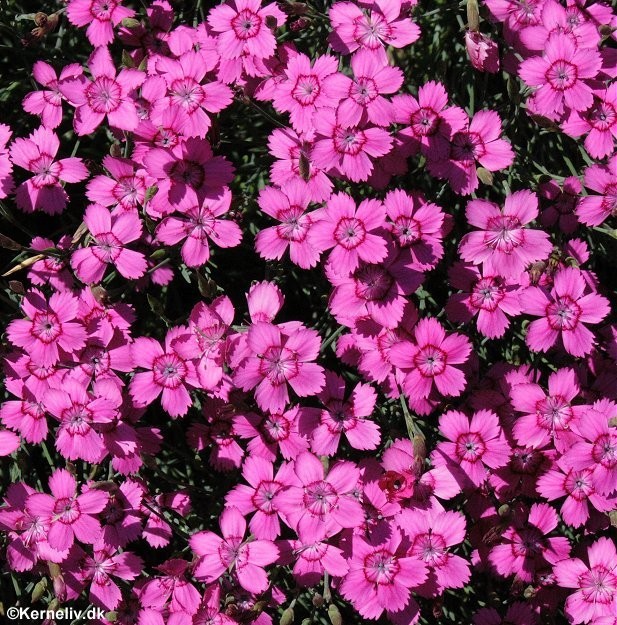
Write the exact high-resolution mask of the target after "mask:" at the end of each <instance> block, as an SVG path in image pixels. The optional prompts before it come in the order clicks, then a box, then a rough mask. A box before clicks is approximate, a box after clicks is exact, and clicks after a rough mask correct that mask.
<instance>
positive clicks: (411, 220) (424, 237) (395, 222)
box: [383, 189, 445, 269]
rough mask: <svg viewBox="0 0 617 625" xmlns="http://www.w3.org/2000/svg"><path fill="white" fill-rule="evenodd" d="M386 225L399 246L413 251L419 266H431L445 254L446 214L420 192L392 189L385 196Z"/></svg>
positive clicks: (425, 267)
mask: <svg viewBox="0 0 617 625" xmlns="http://www.w3.org/2000/svg"><path fill="white" fill-rule="evenodd" d="M383 203H384V206H385V207H386V213H387V215H388V219H387V222H386V223H387V227H388V229H389V230H390V233H391V234H392V236H393V237H394V239H395V240H396V242H397V243H398V245H399V247H401V248H403V249H408V250H409V251H410V252H411V255H412V257H413V260H414V263H415V265H417V267H418V268H419V269H428V268H432V267H434V266H435V265H436V264H437V261H438V260H440V259H441V257H442V256H443V245H442V238H443V235H444V232H443V230H444V222H445V215H444V213H443V210H442V209H441V207H440V206H437V204H433V203H432V202H427V201H426V200H425V199H424V197H423V195H422V194H421V193H419V192H417V191H412V192H411V193H405V191H402V190H400V189H395V190H394V191H389V192H388V194H387V195H386V197H385V198H384V201H383Z"/></svg>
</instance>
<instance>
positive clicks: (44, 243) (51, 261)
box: [28, 235, 75, 291]
mask: <svg viewBox="0 0 617 625" xmlns="http://www.w3.org/2000/svg"><path fill="white" fill-rule="evenodd" d="M71 245H72V243H71V237H70V236H69V235H63V236H62V237H60V239H59V240H58V243H54V242H53V241H52V240H51V239H44V238H43V237H34V239H32V241H30V247H31V248H32V249H33V250H37V251H40V252H42V251H43V250H47V249H49V248H56V249H57V250H59V251H60V252H66V251H68V250H69V249H70V247H71ZM28 279H29V280H30V282H32V284H35V285H36V286H44V285H46V284H49V285H50V286H51V287H53V288H54V289H55V290H56V291H70V290H71V289H72V288H73V287H74V284H75V280H74V278H73V274H72V273H71V270H70V269H69V263H68V262H67V261H66V260H65V258H63V257H58V256H51V255H45V256H44V257H43V258H42V259H41V260H37V261H36V262H35V263H34V264H33V265H32V266H31V267H30V271H28Z"/></svg>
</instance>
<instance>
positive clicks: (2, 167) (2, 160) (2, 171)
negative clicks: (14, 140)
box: [0, 124, 15, 199]
mask: <svg viewBox="0 0 617 625" xmlns="http://www.w3.org/2000/svg"><path fill="white" fill-rule="evenodd" d="M12 134H13V131H12V130H11V129H10V128H9V127H8V126H7V125H6V124H0V199H2V198H5V197H7V195H9V193H12V192H13V189H14V188H15V184H14V183H13V176H12V175H11V172H12V171H13V163H11V159H10V158H9V151H8V150H7V149H6V144H7V143H8V142H9V140H10V138H11V135H12Z"/></svg>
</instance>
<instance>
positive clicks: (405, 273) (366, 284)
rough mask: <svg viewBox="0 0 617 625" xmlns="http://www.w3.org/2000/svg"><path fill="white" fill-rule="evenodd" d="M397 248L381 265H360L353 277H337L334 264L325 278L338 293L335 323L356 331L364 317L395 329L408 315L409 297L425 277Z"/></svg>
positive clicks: (333, 308)
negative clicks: (407, 304) (356, 326)
mask: <svg viewBox="0 0 617 625" xmlns="http://www.w3.org/2000/svg"><path fill="white" fill-rule="evenodd" d="M404 252H405V251H404V250H403V251H400V250H398V249H397V248H396V247H395V246H394V245H389V246H388V255H387V256H386V258H385V259H384V260H383V261H382V262H381V263H367V262H361V263H360V265H359V267H358V268H357V269H356V270H355V271H354V272H353V273H352V274H351V276H341V275H339V274H337V273H336V271H335V268H334V267H333V266H332V264H330V263H329V264H328V265H327V266H326V275H327V277H328V279H329V280H330V282H331V283H332V284H333V285H334V287H335V289H334V291H333V293H332V296H331V298H330V309H331V311H332V314H333V315H334V317H335V318H336V320H337V321H338V322H339V323H341V324H343V325H346V326H347V327H350V328H351V327H353V326H355V325H356V322H357V320H358V319H360V318H361V317H370V318H371V319H373V320H374V321H376V322H377V323H379V324H381V325H382V326H385V327H388V328H394V327H396V326H397V325H398V324H399V322H400V321H401V319H402V318H403V313H404V311H405V305H406V303H407V299H406V297H405V296H406V295H409V294H411V293H413V292H414V291H416V289H417V288H418V287H419V286H420V284H422V280H423V276H422V273H420V272H419V271H417V270H416V269H412V268H411V267H410V266H409V265H410V262H409V261H410V259H409V256H408V255H406V254H405V253H404Z"/></svg>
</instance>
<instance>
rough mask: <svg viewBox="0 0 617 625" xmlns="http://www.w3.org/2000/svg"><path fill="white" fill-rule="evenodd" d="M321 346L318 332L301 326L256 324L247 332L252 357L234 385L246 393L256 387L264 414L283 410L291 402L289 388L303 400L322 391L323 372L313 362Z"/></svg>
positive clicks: (257, 399)
mask: <svg viewBox="0 0 617 625" xmlns="http://www.w3.org/2000/svg"><path fill="white" fill-rule="evenodd" d="M320 345H321V341H320V340H319V335H318V334H317V332H315V331H314V330H309V329H308V328H305V327H304V326H302V325H297V326H295V327H294V328H293V329H292V328H289V329H288V330H283V329H282V328H281V327H280V326H275V325H273V324H271V323H264V322H258V323H254V324H253V325H251V326H250V328H249V331H248V346H249V349H250V350H251V356H249V357H248V358H247V359H246V360H244V361H243V362H242V363H241V364H240V366H239V367H237V368H236V371H235V376H234V381H235V383H236V384H237V385H238V386H240V387H241V388H242V389H243V390H245V391H248V390H250V389H252V388H255V387H256V388H255V400H256V401H257V405H258V406H259V407H260V408H261V409H262V410H270V411H273V412H276V411H280V410H283V409H284V408H285V406H286V405H287V403H288V402H289V391H288V388H287V384H289V385H290V386H291V388H292V389H293V390H294V391H295V392H296V394H297V395H299V396H300V397H307V396H308V395H313V394H315V393H317V392H318V391H320V390H321V389H322V388H323V386H324V381H325V378H324V373H323V369H322V368H321V367H320V366H319V365H317V364H315V363H314V362H312V361H313V360H315V359H316V358H317V355H318V354H319V347H320Z"/></svg>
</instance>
